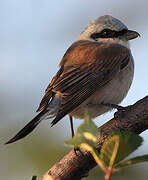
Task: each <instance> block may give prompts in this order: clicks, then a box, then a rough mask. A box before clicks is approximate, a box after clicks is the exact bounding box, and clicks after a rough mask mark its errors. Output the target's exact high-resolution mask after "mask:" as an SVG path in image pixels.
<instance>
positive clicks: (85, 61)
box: [5, 15, 140, 144]
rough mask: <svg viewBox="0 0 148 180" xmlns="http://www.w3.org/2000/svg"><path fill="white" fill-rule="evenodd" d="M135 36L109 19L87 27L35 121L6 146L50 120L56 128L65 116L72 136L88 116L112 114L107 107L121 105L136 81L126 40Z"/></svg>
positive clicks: (69, 51) (66, 56) (47, 92)
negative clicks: (77, 122)
mask: <svg viewBox="0 0 148 180" xmlns="http://www.w3.org/2000/svg"><path fill="white" fill-rule="evenodd" d="M138 36H140V34H139V33H138V32H136V31H133V30H129V29H128V28H127V26H126V25H124V24H123V23H122V22H121V21H120V20H119V19H117V18H114V17H112V16H110V15H104V16H100V17H98V18H97V19H95V20H93V21H91V22H90V23H89V24H88V26H87V27H86V28H85V29H84V31H82V32H81V34H80V36H79V37H78V38H77V39H76V41H75V42H74V43H73V44H72V45H71V46H70V47H69V48H68V49H67V51H66V53H65V54H64V56H63V58H62V59H61V61H60V64H59V70H58V72H57V73H56V75H55V76H54V77H53V78H52V80H51V82H50V83H49V85H48V87H47V89H46V90H45V95H44V96H43V98H42V100H41V103H40V105H39V107H38V109H37V112H38V114H37V116H36V117H34V118H33V119H32V120H31V121H30V122H29V123H28V124H27V125H26V126H25V127H24V128H23V129H22V130H20V131H19V132H18V133H17V134H16V135H15V136H14V137H13V138H11V139H10V140H9V141H8V142H6V143H5V144H10V143H13V142H15V141H18V140H20V139H22V138H24V137H25V136H27V135H28V134H29V133H31V132H32V131H33V130H34V129H35V128H36V126H37V125H38V124H39V123H40V122H41V121H43V120H46V119H52V122H51V126H54V125H55V124H56V123H58V122H59V121H60V120H61V119H62V118H63V117H65V116H66V115H69V119H70V124H71V131H72V136H74V130H73V118H78V119H83V118H84V114H85V111H86V110H88V112H89V113H90V116H91V118H92V119H93V118H96V117H98V116H100V115H102V114H104V113H106V112H108V111H110V110H112V109H113V107H112V106H109V105H107V104H115V105H118V104H120V103H121V101H122V100H123V99H124V98H125V97H126V95H127V93H128V91H129V89H130V86H131V84H132V81H133V76H134V59H133V56H132V53H131V50H130V44H129V40H132V39H135V38H137V37H138Z"/></svg>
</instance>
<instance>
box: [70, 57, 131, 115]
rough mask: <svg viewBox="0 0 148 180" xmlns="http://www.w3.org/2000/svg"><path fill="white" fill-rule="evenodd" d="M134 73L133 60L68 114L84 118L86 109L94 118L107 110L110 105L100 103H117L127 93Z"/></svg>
mask: <svg viewBox="0 0 148 180" xmlns="http://www.w3.org/2000/svg"><path fill="white" fill-rule="evenodd" d="M133 74H134V64H133V61H132V60H131V62H129V64H128V65H127V66H126V67H125V68H124V69H122V70H121V71H120V72H119V73H117V74H116V76H115V77H114V78H113V79H112V80H111V81H110V82H109V83H108V84H106V85H105V86H104V87H102V88H99V89H98V90H97V91H96V92H95V93H94V94H93V95H91V96H90V97H89V98H88V99H87V100H85V101H84V102H83V103H82V104H81V105H80V106H79V107H77V108H76V109H74V110H73V111H72V112H71V113H70V115H71V116H74V117H76V118H80V119H82V118H84V112H85V111H86V109H87V110H88V111H89V113H90V115H91V117H92V118H95V117H97V116H99V115H101V114H103V113H105V112H107V111H109V110H111V108H110V107H107V106H104V105H102V103H112V104H119V103H120V102H121V101H122V100H123V99H124V97H125V96H126V95H127V93H128V90H129V88H130V86H131V83H132V80H133Z"/></svg>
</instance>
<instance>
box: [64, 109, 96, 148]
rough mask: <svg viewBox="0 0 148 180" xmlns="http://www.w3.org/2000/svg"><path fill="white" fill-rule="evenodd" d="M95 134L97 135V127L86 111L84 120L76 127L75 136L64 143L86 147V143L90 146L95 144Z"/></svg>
mask: <svg viewBox="0 0 148 180" xmlns="http://www.w3.org/2000/svg"><path fill="white" fill-rule="evenodd" d="M97 136H98V128H97V126H96V125H95V124H94V123H93V121H92V120H91V119H90V115H89V113H88V111H86V113H85V119H84V122H83V123H82V124H81V125H80V126H79V127H78V129H77V132H76V134H75V136H74V137H73V138H72V139H70V140H68V141H66V142H65V143H66V144H68V145H72V146H74V147H76V148H77V147H82V148H83V146H84V145H85V148H86V147H88V146H86V144H88V145H89V146H91V147H96V146H97Z"/></svg>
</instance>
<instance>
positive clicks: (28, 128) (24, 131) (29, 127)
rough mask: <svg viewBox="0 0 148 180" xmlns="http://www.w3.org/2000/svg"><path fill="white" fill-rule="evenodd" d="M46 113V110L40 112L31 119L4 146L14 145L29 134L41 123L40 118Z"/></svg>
mask: <svg viewBox="0 0 148 180" xmlns="http://www.w3.org/2000/svg"><path fill="white" fill-rule="evenodd" d="M45 113H46V110H44V111H41V112H40V113H39V114H38V115H37V116H36V117H35V118H33V119H32V120H31V121H30V122H29V123H28V124H27V125H26V126H25V127H24V128H23V129H21V130H20V131H19V132H18V133H17V134H16V135H15V136H14V137H13V138H12V139H10V140H9V141H8V142H6V143H5V144H10V143H14V142H15V141H18V140H20V139H22V138H24V137H25V136H27V135H28V134H30V133H31V132H32V131H33V130H34V129H35V127H36V126H37V125H38V124H39V123H40V122H41V121H42V116H43V115H44V114H45Z"/></svg>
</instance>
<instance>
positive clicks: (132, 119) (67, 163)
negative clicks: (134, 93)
mask: <svg viewBox="0 0 148 180" xmlns="http://www.w3.org/2000/svg"><path fill="white" fill-rule="evenodd" d="M146 129H148V96H146V97H144V98H143V99H141V100H139V101H138V102H136V103H135V104H134V105H131V106H127V107H125V108H124V109H121V110H119V111H117V112H116V113H115V114H114V118H113V119H111V120H110V121H108V122H107V123H105V124H104V125H103V126H101V127H100V128H99V131H100V132H101V136H98V137H99V139H98V148H97V150H98V152H99V151H100V148H101V146H102V144H103V142H104V141H105V139H106V138H107V136H108V135H109V134H110V133H112V132H114V131H120V132H121V131H130V132H134V133H136V134H140V133H142V132H143V131H145V130H146ZM95 166H96V162H95V161H94V159H93V157H92V156H91V154H90V153H89V152H87V151H85V150H83V149H81V151H78V152H77V154H76V153H75V152H74V150H71V151H70V152H69V153H67V154H66V155H65V156H64V157H63V158H62V159H61V160H60V161H59V162H57V163H55V164H54V165H53V167H52V168H51V169H50V170H48V171H47V172H46V174H44V176H43V177H42V178H41V179H40V180H80V179H82V178H83V177H86V176H88V173H89V171H90V170H91V169H92V168H94V167H95Z"/></svg>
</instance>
